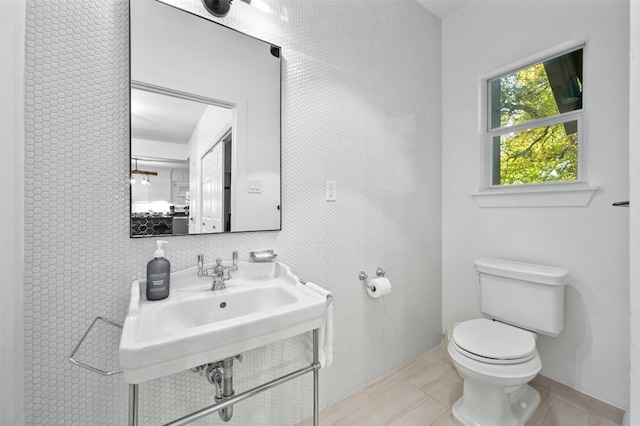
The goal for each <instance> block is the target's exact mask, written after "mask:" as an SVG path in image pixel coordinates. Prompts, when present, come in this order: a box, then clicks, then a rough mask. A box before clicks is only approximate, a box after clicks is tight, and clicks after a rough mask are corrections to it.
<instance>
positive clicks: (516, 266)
mask: <svg viewBox="0 0 640 426" xmlns="http://www.w3.org/2000/svg"><path fill="white" fill-rule="evenodd" d="M475 267H476V271H478V276H479V280H480V309H481V310H482V312H483V313H484V314H485V315H486V316H488V317H490V318H493V319H496V320H499V321H502V322H505V323H508V324H512V325H515V326H518V327H521V328H525V329H527V330H531V331H535V332H537V333H542V334H546V335H549V336H557V335H558V334H560V332H561V331H562V328H563V327H564V286H565V284H567V283H568V282H569V277H570V274H569V271H567V270H566V269H563V268H556V267H553V266H544V265H535V264H532V263H523V262H514V261H510V260H503V259H490V258H484V259H478V260H476V261H475Z"/></svg>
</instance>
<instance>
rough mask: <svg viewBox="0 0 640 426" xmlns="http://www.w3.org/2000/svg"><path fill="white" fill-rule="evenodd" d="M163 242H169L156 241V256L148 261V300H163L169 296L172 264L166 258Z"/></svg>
mask: <svg viewBox="0 0 640 426" xmlns="http://www.w3.org/2000/svg"><path fill="white" fill-rule="evenodd" d="M162 244H167V242H166V241H156V245H157V248H156V251H155V253H154V256H155V257H154V259H152V260H150V261H149V263H147V300H162V299H166V298H167V297H168V296H169V284H170V282H169V278H170V268H171V264H170V263H169V261H168V260H167V259H165V258H164V251H163V250H162Z"/></svg>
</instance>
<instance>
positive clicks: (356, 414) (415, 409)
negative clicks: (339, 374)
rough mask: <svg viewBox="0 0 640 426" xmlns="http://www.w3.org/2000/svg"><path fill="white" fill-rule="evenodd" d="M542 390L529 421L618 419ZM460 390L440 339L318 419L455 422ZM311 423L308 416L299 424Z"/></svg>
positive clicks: (584, 423) (337, 423) (370, 424)
mask: <svg viewBox="0 0 640 426" xmlns="http://www.w3.org/2000/svg"><path fill="white" fill-rule="evenodd" d="M539 392H540V396H541V397H542V402H541V404H540V407H538V409H537V410H536V412H535V413H534V414H533V416H532V417H531V419H529V421H528V422H527V424H526V426H573V425H575V426H614V425H617V423H614V422H611V421H610V420H607V419H604V418H602V417H599V416H597V415H595V414H594V413H592V412H590V411H588V410H586V409H584V408H581V407H579V406H577V405H574V404H572V403H571V402H570V401H567V400H564V399H562V398H560V397H558V396H557V395H554V394H549V393H547V392H544V391H542V390H539ZM389 395H394V397H393V398H390V397H389ZM461 395H462V379H460V377H459V376H458V373H457V372H456V370H455V368H454V366H453V364H452V363H451V361H450V360H449V357H448V355H447V354H446V349H445V347H444V346H443V345H440V346H438V347H436V348H434V349H432V350H431V351H429V352H427V353H425V354H423V355H422V356H420V357H418V358H416V359H415V360H413V361H411V362H410V363H409V364H407V365H405V366H403V367H401V368H399V369H398V370H396V371H393V372H391V373H390V374H388V375H387V376H384V377H382V378H380V379H378V380H377V381H375V382H373V383H371V384H370V385H368V386H366V387H365V388H363V389H361V390H359V391H357V392H355V393H354V394H352V395H350V396H348V397H347V398H345V399H343V400H341V401H338V402H337V403H335V404H333V405H331V406H329V407H327V408H325V409H324V410H322V411H321V412H320V425H321V426H360V425H362V426H376V425H385V426H386V425H389V426H410V425H421V426H427V425H433V426H455V422H454V421H453V417H452V416H451V405H452V404H453V403H454V402H455V401H456V400H457V399H458V398H459V397H460V396H461ZM312 424H313V422H312V419H311V418H308V419H306V420H305V421H303V422H302V423H300V424H299V425H298V426H311V425H312Z"/></svg>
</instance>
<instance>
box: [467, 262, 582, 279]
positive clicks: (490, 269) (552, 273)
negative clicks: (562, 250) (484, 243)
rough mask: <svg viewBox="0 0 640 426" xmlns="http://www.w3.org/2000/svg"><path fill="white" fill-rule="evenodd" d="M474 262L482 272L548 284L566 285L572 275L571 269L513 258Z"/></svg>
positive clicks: (477, 269)
mask: <svg viewBox="0 0 640 426" xmlns="http://www.w3.org/2000/svg"><path fill="white" fill-rule="evenodd" d="M474 263H475V265H476V271H478V272H480V273H485V274H490V275H497V276H501V277H507V278H514V279H518V280H524V281H531V282H536V283H541V284H548V285H565V284H567V283H568V282H569V278H570V276H571V274H570V273H569V271H567V270H566V269H564V268H558V267H555V266H545V265H536V264H534V263H524V262H516V261H512V260H504V259H493V258H482V259H478V260H476V261H475V262H474Z"/></svg>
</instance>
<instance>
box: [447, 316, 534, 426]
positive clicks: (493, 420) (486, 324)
mask: <svg viewBox="0 0 640 426" xmlns="http://www.w3.org/2000/svg"><path fill="white" fill-rule="evenodd" d="M456 331H457V332H456ZM514 336H515V337H516V338H515V339H514ZM518 337H519V338H518ZM447 352H448V353H449V356H450V357H451V360H452V361H453V364H454V366H455V368H456V370H457V371H458V374H460V377H462V378H463V380H464V390H463V396H462V397H461V398H460V399H459V400H458V401H457V402H456V403H455V404H454V405H453V407H452V414H453V417H454V419H455V421H456V423H457V424H458V425H464V426H470V425H474V426H476V425H481V426H520V425H523V424H524V423H525V422H526V421H527V419H529V417H531V414H533V412H534V411H535V410H536V408H537V407H538V406H539V404H540V395H539V394H538V392H537V391H536V390H535V389H533V388H531V387H530V386H529V385H527V383H528V382H529V381H531V380H532V379H533V378H534V377H535V376H536V375H537V374H538V373H539V372H540V369H541V368H542V362H541V361H540V355H539V354H538V351H537V349H536V348H535V338H534V337H533V336H532V335H531V333H529V332H527V331H525V330H521V329H518V328H515V327H511V326H509V325H506V324H502V323H499V322H496V321H491V320H488V319H475V320H470V321H466V322H463V323H461V324H459V325H458V326H457V327H456V328H455V329H454V330H453V333H452V336H451V339H450V340H449V344H448V345H447Z"/></svg>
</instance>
